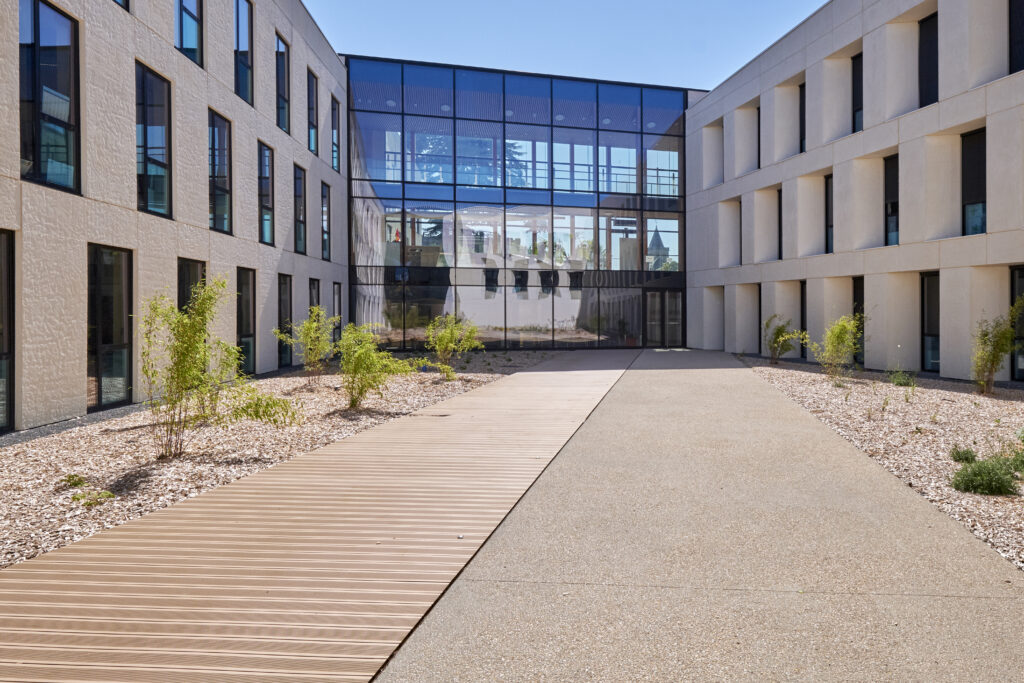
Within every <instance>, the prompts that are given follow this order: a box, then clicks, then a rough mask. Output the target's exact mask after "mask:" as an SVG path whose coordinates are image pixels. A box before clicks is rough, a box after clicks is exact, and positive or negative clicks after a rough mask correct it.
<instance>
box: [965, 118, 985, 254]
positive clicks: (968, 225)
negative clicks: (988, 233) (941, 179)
mask: <svg viewBox="0 0 1024 683" xmlns="http://www.w3.org/2000/svg"><path fill="white" fill-rule="evenodd" d="M960 145H961V164H960V196H961V201H962V202H963V234H965V235H980V234H981V233H983V232H985V209H986V203H985V194H986V189H985V185H986V182H985V180H986V179H985V129H984V128H982V129H981V130H976V131H974V132H971V133H967V134H966V135H964V136H962V137H961V138H960Z"/></svg>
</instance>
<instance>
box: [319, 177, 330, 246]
mask: <svg viewBox="0 0 1024 683" xmlns="http://www.w3.org/2000/svg"><path fill="white" fill-rule="evenodd" d="M320 258H322V259H323V260H325V261H330V260H331V186H330V185H328V184H327V183H320Z"/></svg>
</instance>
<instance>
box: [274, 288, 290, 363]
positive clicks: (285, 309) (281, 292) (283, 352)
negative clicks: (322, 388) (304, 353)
mask: <svg viewBox="0 0 1024 683" xmlns="http://www.w3.org/2000/svg"><path fill="white" fill-rule="evenodd" d="M277 329H278V330H280V331H281V333H282V334H284V335H286V336H287V335H290V334H291V333H292V276H291V275H284V274H283V273H278V275H277ZM291 365H292V347H291V346H290V345H289V344H285V343H284V342H282V341H280V340H278V342H277V366H278V367H279V368H289V367H291Z"/></svg>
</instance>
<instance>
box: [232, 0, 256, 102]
mask: <svg viewBox="0 0 1024 683" xmlns="http://www.w3.org/2000/svg"><path fill="white" fill-rule="evenodd" d="M252 54H253V47H252V3H251V2H249V0H235V94H236V95H238V96H239V97H241V98H242V99H243V100H245V101H246V102H248V103H249V104H252V61H253V60H252Z"/></svg>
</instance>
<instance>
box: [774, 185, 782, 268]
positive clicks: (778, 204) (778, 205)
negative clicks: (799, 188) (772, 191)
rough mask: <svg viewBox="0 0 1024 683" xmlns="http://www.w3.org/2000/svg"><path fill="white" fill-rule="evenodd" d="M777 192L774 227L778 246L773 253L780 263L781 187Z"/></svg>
mask: <svg viewBox="0 0 1024 683" xmlns="http://www.w3.org/2000/svg"><path fill="white" fill-rule="evenodd" d="M778 192H779V194H778V197H777V199H776V200H775V211H776V216H775V227H776V229H777V230H778V236H777V239H778V245H777V247H776V252H775V253H776V254H778V256H777V258H778V259H779V260H780V261H781V260H782V188H781V187H780V188H779V190H778Z"/></svg>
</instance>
